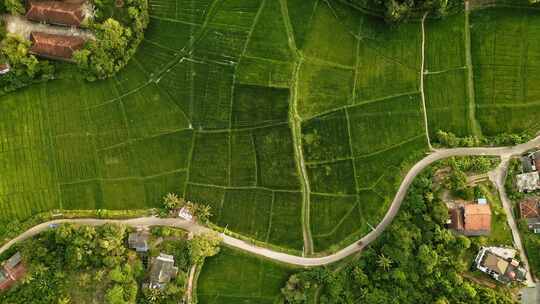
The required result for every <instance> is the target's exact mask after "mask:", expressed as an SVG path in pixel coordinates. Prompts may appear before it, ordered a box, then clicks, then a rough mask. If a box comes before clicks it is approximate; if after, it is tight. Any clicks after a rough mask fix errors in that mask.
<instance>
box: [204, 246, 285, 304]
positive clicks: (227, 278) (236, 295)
mask: <svg viewBox="0 0 540 304" xmlns="http://www.w3.org/2000/svg"><path fill="white" fill-rule="evenodd" d="M295 270H296V269H295V268H293V267H291V266H288V265H283V264H278V263H275V262H271V261H267V260H264V259H261V258H257V257H253V256H251V255H247V254H244V253H241V252H239V251H235V250H233V249H229V248H227V247H224V248H222V249H221V252H220V253H219V254H218V255H217V256H215V257H211V258H208V259H207V260H206V262H205V263H204V266H203V269H202V272H201V275H200V277H199V280H198V283H197V297H198V301H199V303H201V304H218V303H219V304H228V303H230V304H233V303H234V304H236V303H246V304H247V303H253V304H255V303H256V304H272V303H276V301H277V300H278V298H279V297H280V295H281V292H280V290H281V287H283V285H284V284H285V282H286V281H287V279H288V278H289V276H290V275H291V274H293V273H294V272H295Z"/></svg>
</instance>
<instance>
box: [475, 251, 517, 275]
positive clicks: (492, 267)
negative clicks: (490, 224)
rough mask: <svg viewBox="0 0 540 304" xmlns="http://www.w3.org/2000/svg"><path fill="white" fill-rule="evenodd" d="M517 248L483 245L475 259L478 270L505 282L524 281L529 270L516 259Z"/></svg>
mask: <svg viewBox="0 0 540 304" xmlns="http://www.w3.org/2000/svg"><path fill="white" fill-rule="evenodd" d="M515 256H516V250H515V249H513V248H505V247H482V248H481V249H480V251H479V252H478V254H477V255H476V258H475V260H474V263H475V266H476V268H477V269H478V270H480V271H481V272H483V273H486V274H488V275H489V276H491V277H492V278H493V279H495V280H497V281H499V282H501V283H504V284H508V283H512V282H523V281H525V280H526V274H527V271H526V270H525V268H523V267H522V266H521V263H520V262H519V261H518V260H516V259H515V258H514V257H515Z"/></svg>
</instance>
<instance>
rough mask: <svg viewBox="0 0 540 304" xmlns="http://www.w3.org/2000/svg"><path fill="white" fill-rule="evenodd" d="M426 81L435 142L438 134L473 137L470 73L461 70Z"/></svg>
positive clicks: (433, 76) (427, 104)
mask: <svg viewBox="0 0 540 304" xmlns="http://www.w3.org/2000/svg"><path fill="white" fill-rule="evenodd" d="M424 81H425V84H424V85H425V92H426V108H427V112H428V123H429V133H430V135H431V137H432V138H435V137H434V136H435V134H436V133H437V131H438V130H443V131H447V132H452V133H454V134H456V135H458V136H468V135H470V133H471V123H470V119H469V116H468V115H469V96H468V94H467V90H468V88H467V86H468V84H467V71H466V70H464V69H457V70H452V71H447V72H443V73H440V74H429V75H425V80H424Z"/></svg>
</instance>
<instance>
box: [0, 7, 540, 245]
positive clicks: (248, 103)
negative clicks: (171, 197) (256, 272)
mask: <svg viewBox="0 0 540 304" xmlns="http://www.w3.org/2000/svg"><path fill="white" fill-rule="evenodd" d="M149 3H150V14H151V22H150V26H149V29H148V30H147V33H146V38H145V41H144V42H143V44H142V45H141V47H140V49H139V51H138V52H137V54H136V55H135V57H134V59H133V60H132V62H131V63H130V64H129V65H128V66H127V68H126V69H125V70H123V71H122V72H121V73H119V74H118V75H116V76H115V77H114V78H112V79H109V80H107V81H102V82H97V83H87V82H84V81H83V80H80V79H60V80H55V81H51V82H49V83H46V84H41V85H34V86H32V87H30V88H27V89H25V90H20V91H17V92H15V93H12V94H10V95H7V96H3V97H1V101H0V113H1V114H0V115H1V118H2V119H1V120H0V172H1V173H0V219H2V220H5V221H8V220H11V219H24V218H27V217H29V216H31V215H32V214H34V213H37V212H40V211H43V210H49V209H62V208H63V209H94V208H97V209H126V208H148V207H154V206H158V205H159V203H160V198H161V197H162V196H163V195H164V194H165V193H167V192H177V193H180V194H181V195H184V196H186V197H187V198H188V199H190V200H193V201H197V202H202V203H206V204H209V205H211V206H212V208H213V214H214V215H213V217H212V221H214V222H215V223H217V224H218V225H220V226H223V227H227V228H228V229H229V230H231V231H234V232H238V233H241V234H244V235H246V236H249V237H252V238H255V239H257V240H260V241H265V242H269V243H272V244H274V245H277V246H281V247H284V248H288V249H293V250H297V251H301V250H304V251H305V252H306V253H308V254H309V253H311V252H322V251H327V250H332V249H335V248H336V246H340V245H342V244H343V243H347V242H349V241H350V240H352V239H355V238H356V237H359V236H361V235H363V234H365V233H367V232H368V231H369V230H370V227H372V226H376V225H377V223H378V222H379V221H380V219H381V218H382V216H383V215H384V213H385V212H386V210H387V207H388V204H389V202H390V200H391V198H392V197H393V195H394V193H395V191H396V189H397V185H398V184H399V182H400V180H401V176H402V172H403V170H404V169H406V167H407V164H410V163H411V162H414V161H415V160H416V159H418V158H419V157H422V155H423V154H424V152H426V151H427V147H428V146H427V138H426V126H425V124H424V113H423V102H422V96H424V97H425V106H426V109H427V120H428V126H427V127H428V128H427V129H428V131H429V132H428V133H429V134H431V135H433V134H434V132H436V130H438V129H443V130H446V131H452V132H454V133H456V134H459V135H468V134H471V133H472V132H475V130H478V129H480V130H481V131H482V132H484V133H485V134H497V133H499V132H503V131H506V132H515V131H522V130H524V129H529V130H535V131H536V130H537V129H538V120H537V119H535V115H534V114H535V113H537V112H538V109H537V108H538V106H539V103H538V96H537V95H538V94H535V90H537V89H536V88H538V87H539V86H538V85H539V84H540V79H537V78H538V75H540V74H539V73H535V69H536V68H537V66H540V49H538V47H539V46H540V36H539V35H535V33H536V32H535V31H536V30H537V29H540V18H538V17H540V16H538V14H539V11H538V10H534V9H517V8H515V9H504V10H500V9H486V10H480V11H473V12H471V14H470V16H469V14H468V13H461V14H457V15H453V16H451V17H449V18H448V19H445V20H443V21H440V20H430V19H428V20H427V21H426V22H425V32H423V31H422V24H421V22H420V21H413V22H410V23H407V24H403V25H402V26H400V27H398V28H394V27H389V26H388V25H387V24H385V23H384V22H383V21H382V20H380V19H378V18H375V17H372V16H367V15H363V14H361V13H359V12H355V11H354V10H351V9H350V8H348V7H346V6H343V5H342V4H340V3H341V2H339V1H322V0H320V1H317V0H309V1H308V0H150V1H149ZM467 24H470V25H471V26H472V27H471V32H470V33H469V31H468V28H469V27H468V26H467ZM491 27H493V28H496V30H495V31H493V30H492V28H491ZM524 37H527V39H524ZM423 38H424V40H425V49H424V50H423V49H422V45H423V44H422V40H423ZM495 38H497V39H495ZM422 54H425V58H424V60H423V59H422ZM422 61H424V66H425V71H424V73H421V66H422ZM514 65H515V66H514ZM516 66H517V67H516ZM422 78H423V81H424V87H425V91H424V92H421V86H420V84H421V80H422ZM506 84H512V85H506ZM509 109H510V110H511V111H508V110H509ZM510 113H511V114H510ZM501 121H505V122H506V123H504V124H503V123H500V122H501Z"/></svg>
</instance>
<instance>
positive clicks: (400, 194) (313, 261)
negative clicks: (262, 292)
mask: <svg viewBox="0 0 540 304" xmlns="http://www.w3.org/2000/svg"><path fill="white" fill-rule="evenodd" d="M539 146H540V136H538V137H536V138H535V139H533V140H531V141H529V142H527V143H525V144H521V145H517V146H513V147H497V148H455V149H438V150H434V151H433V152H432V153H431V154H429V155H427V156H426V157H424V158H423V159H422V160H420V161H419V162H417V163H416V164H415V165H414V166H413V167H412V168H411V169H410V170H409V172H408V173H407V175H406V176H405V178H404V179H403V182H402V183H401V185H400V187H399V190H398V191H397V193H396V196H395V197H394V200H393V201H392V205H391V206H390V208H389V210H388V212H387V213H386V215H385V216H384V218H383V220H382V221H381V222H380V223H379V224H378V225H377V227H375V229H373V230H372V231H371V232H370V233H368V234H367V235H366V236H364V237H362V238H361V239H359V240H357V241H355V242H354V243H352V244H350V245H349V246H347V247H345V248H343V249H341V250H339V251H338V252H336V253H333V254H330V255H328V256H324V257H300V256H295V255H291V254H287V253H283V252H278V251H273V250H271V249H268V248H262V247H259V246H255V245H253V244H250V243H248V242H245V241H243V240H240V239H236V238H234V237H231V236H228V235H225V234H221V235H222V237H223V243H225V244H226V245H228V246H231V247H234V248H237V249H240V250H243V251H246V252H249V253H252V254H256V255H259V256H263V257H266V258H269V259H272V260H276V261H279V262H283V263H288V264H293V265H298V266H304V267H309V266H320V265H327V264H331V263H334V262H337V261H339V260H341V259H344V258H346V257H348V256H350V255H352V254H355V253H358V252H360V251H362V250H363V249H364V247H366V246H368V245H369V244H370V243H371V242H373V241H375V240H376V239H377V238H378V237H379V236H380V235H381V234H382V233H383V231H384V230H385V229H386V227H387V226H388V225H390V223H391V222H392V220H393V219H394V217H395V216H396V214H397V212H398V211H399V208H400V206H401V203H402V202H403V199H404V198H405V195H406V194H407V190H408V189H409V187H410V186H411V184H412V182H413V180H414V178H415V177H416V176H417V175H418V174H420V173H421V172H422V170H423V169H425V168H426V167H428V166H429V165H431V164H433V163H435V162H436V161H438V160H441V159H445V158H448V157H452V156H473V155H474V156H498V157H501V158H502V159H503V160H505V159H506V160H507V159H509V158H510V157H512V156H515V155H519V154H522V153H524V152H525V151H527V150H530V149H533V148H535V147H539ZM60 223H76V224H84V225H91V226H98V225H103V224H105V223H116V224H125V225H128V226H132V227H138V226H170V227H177V228H182V229H185V230H188V231H190V232H193V233H195V234H199V233H204V232H208V231H211V229H209V228H207V227H204V226H202V225H199V224H197V223H194V222H189V221H185V220H182V219H176V218H157V217H141V218H135V219H128V220H108V219H59V220H53V221H49V222H45V223H42V224H39V225H36V226H34V227H32V228H30V229H28V230H27V231H26V232H24V233H22V234H21V235H19V236H18V237H16V238H14V239H12V240H11V241H9V242H7V243H6V244H5V245H3V246H2V247H0V254H2V253H4V252H5V251H6V250H8V249H9V248H11V246H13V245H14V244H16V243H17V242H21V241H24V240H26V239H28V238H31V237H33V236H35V235H37V234H39V233H40V232H42V231H44V230H46V229H48V228H49V225H50V224H60Z"/></svg>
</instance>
